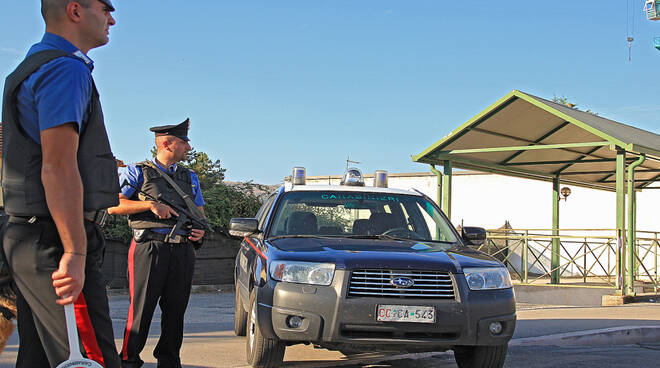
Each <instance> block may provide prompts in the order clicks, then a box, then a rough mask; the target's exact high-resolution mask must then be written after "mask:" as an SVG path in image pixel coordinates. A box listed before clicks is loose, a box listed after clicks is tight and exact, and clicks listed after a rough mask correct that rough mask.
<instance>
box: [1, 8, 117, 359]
mask: <svg viewBox="0 0 660 368" xmlns="http://www.w3.org/2000/svg"><path fill="white" fill-rule="evenodd" d="M41 5H42V7H41V12H42V15H43V18H44V20H45V22H46V33H45V34H44V36H43V39H42V40H41V41H40V42H39V43H37V44H35V45H33V46H32V47H31V48H30V50H29V51H28V54H27V57H26V58H25V60H24V61H23V62H22V63H21V64H20V65H19V66H18V67H17V68H16V70H15V71H14V72H13V73H11V74H10V75H9V76H8V77H7V80H6V82H5V89H4V95H3V107H2V120H3V126H2V130H3V137H2V138H3V147H2V189H3V197H4V206H5V211H6V212H7V214H8V215H9V216H10V217H9V220H8V223H7V226H6V231H5V233H4V235H3V250H4V252H5V255H6V257H7V262H8V264H9V268H10V271H11V275H12V277H13V280H14V282H15V285H16V287H17V288H16V290H17V301H16V303H17V306H18V333H19V338H20V345H19V350H18V358H17V361H16V367H19V368H22V367H29V368H34V367H55V366H57V365H58V364H60V363H61V362H62V361H64V360H66V359H67V358H68V356H69V344H68V338H67V332H66V331H67V329H66V321H65V317H64V310H63V308H62V305H66V304H70V303H74V305H75V310H76V316H77V323H78V326H77V327H78V331H79V335H80V338H81V343H82V345H81V346H82V348H83V349H81V350H82V352H83V353H84V354H85V355H86V356H87V357H88V358H90V359H93V360H95V361H97V362H99V363H101V364H103V365H104V366H105V367H113V368H117V367H119V365H120V361H119V359H118V358H117V349H116V347H115V344H114V337H113V331H112V322H111V320H110V316H109V310H108V299H107V296H106V293H105V283H104V281H103V277H102V275H101V262H102V259H103V253H104V243H103V237H102V233H101V230H100V228H99V226H98V225H97V223H96V222H98V221H99V219H100V217H101V215H102V212H101V210H104V209H105V208H107V207H111V206H115V205H116V204H117V195H116V191H117V190H118V185H117V166H116V164H115V160H114V157H113V155H112V151H111V150H110V143H109V141H108V135H107V133H106V129H105V124H104V121H103V113H102V111H101V104H100V102H99V95H98V92H97V91H96V87H95V85H94V81H93V79H92V75H91V70H92V67H93V62H92V60H91V59H90V58H89V57H88V56H87V53H88V52H89V50H90V49H92V48H95V47H99V46H102V45H104V44H106V43H107V42H108V34H109V33H108V30H109V27H110V26H113V25H114V24H115V20H114V18H113V17H112V15H111V12H112V11H113V10H114V7H113V6H112V3H111V2H110V0H84V1H66V0H42V2H41Z"/></svg>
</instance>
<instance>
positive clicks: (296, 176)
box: [291, 166, 306, 185]
mask: <svg viewBox="0 0 660 368" xmlns="http://www.w3.org/2000/svg"><path fill="white" fill-rule="evenodd" d="M305 177H306V172H305V168H304V167H300V166H296V167H294V168H293V173H292V174H291V183H292V184H293V185H305Z"/></svg>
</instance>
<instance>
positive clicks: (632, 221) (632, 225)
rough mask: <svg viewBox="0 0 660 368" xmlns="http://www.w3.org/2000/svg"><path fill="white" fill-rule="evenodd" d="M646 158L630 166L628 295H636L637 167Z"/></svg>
mask: <svg viewBox="0 0 660 368" xmlns="http://www.w3.org/2000/svg"><path fill="white" fill-rule="evenodd" d="M645 160H646V156H644V155H641V156H639V159H638V160H637V161H635V162H633V163H632V164H630V166H628V242H627V244H628V248H627V249H626V250H627V252H626V256H625V257H626V261H627V262H626V263H627V264H626V268H627V270H626V274H625V275H626V281H625V288H624V292H625V294H626V295H635V244H636V241H635V235H636V234H635V231H636V230H637V229H636V220H637V219H636V211H637V206H636V204H637V203H636V200H635V199H636V197H637V195H636V193H635V168H636V167H637V166H639V165H641V164H642V163H643V162H644V161H645Z"/></svg>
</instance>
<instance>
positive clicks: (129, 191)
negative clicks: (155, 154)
mask: <svg viewBox="0 0 660 368" xmlns="http://www.w3.org/2000/svg"><path fill="white" fill-rule="evenodd" d="M152 162H153V163H154V164H155V165H156V167H158V168H159V169H161V170H163V171H164V172H167V173H170V174H171V173H174V171H176V164H174V165H172V166H170V167H169V168H167V169H166V168H164V167H163V166H161V165H160V164H159V163H158V162H157V161H156V160H155V159H154V160H152ZM124 180H126V181H128V182H129V183H130V184H131V185H132V186H131V185H126V186H123V187H121V189H120V191H121V194H123V195H124V196H126V198H131V196H132V195H133V194H135V187H137V188H141V187H142V184H144V174H142V170H140V169H138V168H137V166H135V165H134V164H132V165H126V170H124V171H123V172H122V173H121V174H120V175H119V185H122V184H123V183H124ZM190 181H191V184H190V185H191V186H192V192H193V195H194V197H195V199H194V200H193V202H195V205H196V206H203V205H204V204H205V202H204V197H203V196H202V189H201V188H200V187H199V179H198V178H197V174H195V173H194V172H193V171H192V170H190ZM175 211H176V210H175ZM151 230H153V231H155V232H157V233H162V234H165V233H168V232H170V230H171V229H169V228H156V229H151ZM184 234H185V233H184V232H181V233H180V234H178V235H184Z"/></svg>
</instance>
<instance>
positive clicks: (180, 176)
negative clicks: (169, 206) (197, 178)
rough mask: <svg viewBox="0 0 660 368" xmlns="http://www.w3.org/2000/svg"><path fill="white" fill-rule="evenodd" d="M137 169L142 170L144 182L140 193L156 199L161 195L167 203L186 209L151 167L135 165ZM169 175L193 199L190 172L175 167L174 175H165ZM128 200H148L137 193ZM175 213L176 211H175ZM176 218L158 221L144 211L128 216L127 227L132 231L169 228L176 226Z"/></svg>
mask: <svg viewBox="0 0 660 368" xmlns="http://www.w3.org/2000/svg"><path fill="white" fill-rule="evenodd" d="M136 166H137V168H138V169H140V170H142V177H143V178H144V182H143V183H142V188H140V189H142V191H143V192H145V193H147V194H149V195H151V196H153V197H154V198H158V195H162V196H163V198H165V199H166V200H167V201H169V202H171V203H173V204H175V205H177V206H179V207H181V208H186V209H187V208H188V206H186V202H185V200H184V199H183V198H182V197H181V196H180V195H179V193H177V192H176V190H175V189H174V188H173V187H172V186H171V185H170V183H168V182H167V180H166V179H164V178H163V177H161V175H160V174H159V173H158V172H157V171H156V169H154V168H153V167H151V166H148V165H146V164H145V163H139V164H137V165H136ZM163 173H164V174H165V175H169V177H170V178H172V180H174V182H175V183H176V184H177V185H178V186H179V188H181V190H183V192H184V193H185V194H186V195H189V196H190V197H194V195H193V191H192V179H191V178H190V170H188V169H186V168H183V167H181V166H177V168H176V170H174V173H165V172H163ZM130 199H133V200H141V201H144V200H149V199H147V197H146V196H145V195H144V194H141V193H138V192H137V191H136V192H135V194H133V195H132V196H131V198H130ZM175 211H176V210H175ZM176 221H177V218H176V217H171V218H169V219H159V218H158V217H157V216H156V215H155V214H154V213H153V212H151V211H144V212H140V213H136V214H133V215H128V225H129V226H130V227H131V228H133V229H148V228H166V227H167V228H171V227H172V226H174V225H175V224H176Z"/></svg>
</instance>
